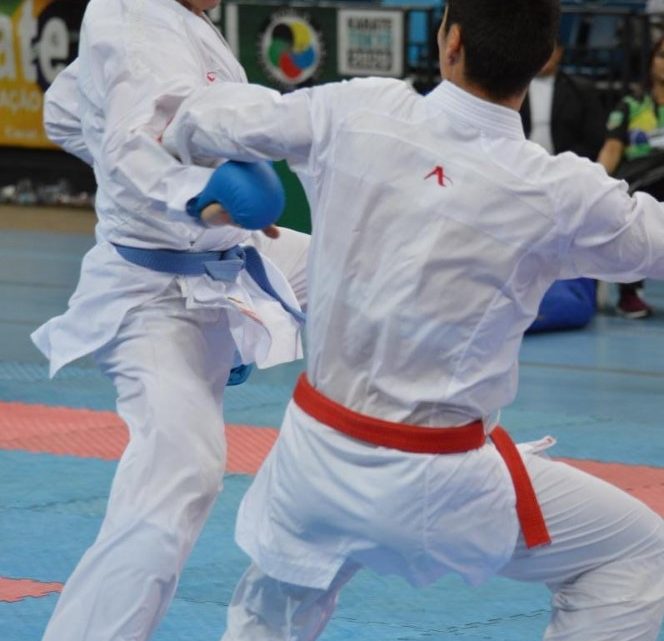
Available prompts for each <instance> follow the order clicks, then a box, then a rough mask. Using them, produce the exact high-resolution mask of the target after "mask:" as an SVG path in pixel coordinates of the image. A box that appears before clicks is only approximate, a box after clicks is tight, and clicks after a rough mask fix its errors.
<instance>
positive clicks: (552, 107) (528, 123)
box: [520, 44, 606, 160]
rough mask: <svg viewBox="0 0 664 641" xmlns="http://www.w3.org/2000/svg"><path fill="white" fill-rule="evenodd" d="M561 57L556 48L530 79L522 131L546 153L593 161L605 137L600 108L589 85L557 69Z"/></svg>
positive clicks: (603, 118) (560, 46)
mask: <svg viewBox="0 0 664 641" xmlns="http://www.w3.org/2000/svg"><path fill="white" fill-rule="evenodd" d="M563 53H564V48H563V46H562V45H560V44H558V45H557V46H556V48H555V49H554V51H553V54H552V55H551V58H549V60H548V62H547V63H546V64H545V65H544V67H543V68H542V70H541V71H540V73H539V74H538V75H537V76H536V77H535V78H534V79H533V81H532V83H531V85H530V89H529V90H528V94H527V96H526V99H525V100H524V101H523V107H522V108H521V112H520V113H521V120H522V121H523V128H524V131H525V132H526V137H527V138H529V139H530V140H535V142H539V143H540V144H542V146H543V147H545V148H546V149H547V150H548V151H549V152H550V153H553V154H559V153H561V152H563V151H573V152H574V153H575V154H578V155H579V156H583V157H584V158H589V159H590V160H595V159H596V158H597V155H598V154H599V150H600V149H601V148H602V145H603V144H604V137H605V133H606V129H605V122H606V117H605V113H604V108H603V107H602V103H601V101H600V99H599V96H598V94H597V91H596V90H595V87H594V86H593V85H592V83H590V82H589V81H587V80H585V79H583V78H578V77H573V76H570V75H568V74H566V73H565V72H564V71H562V70H561V69H560V61H561V60H562V56H563Z"/></svg>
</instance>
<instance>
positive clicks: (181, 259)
mask: <svg viewBox="0 0 664 641" xmlns="http://www.w3.org/2000/svg"><path fill="white" fill-rule="evenodd" d="M113 246H114V247H115V249H116V250H117V252H118V254H120V256H122V258H124V259H125V260H127V261H129V262H130V263H133V264H134V265H139V266H140V267H146V268H147V269H152V270H154V271H156V272H164V273H167V274H179V275H181V276H202V275H203V274H207V275H208V276H210V278H212V279H213V280H220V281H224V282H227V283H232V282H235V280H236V279H237V277H238V275H239V274H240V272H241V271H242V270H243V269H246V270H247V273H248V274H249V276H251V278H252V279H253V280H254V282H255V283H256V284H257V285H258V286H259V287H260V288H261V289H262V290H263V291H264V292H265V293H266V294H268V295H269V296H271V297H272V298H274V300H276V301H277V302H278V303H279V304H280V305H281V306H282V307H283V309H284V310H285V311H287V312H288V313H289V314H291V316H293V317H294V318H295V319H296V320H297V321H298V322H299V323H301V324H304V321H305V315H304V313H303V312H301V311H300V310H299V309H296V308H295V307H293V306H291V305H289V304H288V303H287V302H286V301H285V300H284V299H283V298H282V297H281V296H280V295H279V293H278V292H277V291H276V290H275V289H274V287H273V286H272V283H270V279H269V278H268V276H267V272H266V271H265V265H263V260H262V258H261V255H260V254H259V253H258V251H257V250H256V248H255V247H241V246H240V245H235V246H234V247H231V248H230V249H225V250H223V251H209V252H186V251H178V250H176V249H145V248H141V247H128V246H127V245H118V244H116V243H113ZM251 369H252V366H251V365H244V364H243V365H238V366H237V367H234V368H233V369H231V373H230V376H229V379H228V383H227V385H240V384H241V383H244V381H246V380H247V378H248V377H249V374H250V372H251Z"/></svg>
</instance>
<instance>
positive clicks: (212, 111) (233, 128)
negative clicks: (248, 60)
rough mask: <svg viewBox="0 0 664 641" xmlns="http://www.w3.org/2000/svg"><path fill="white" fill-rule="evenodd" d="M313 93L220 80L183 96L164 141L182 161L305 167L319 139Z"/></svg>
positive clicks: (308, 90) (301, 168)
mask: <svg viewBox="0 0 664 641" xmlns="http://www.w3.org/2000/svg"><path fill="white" fill-rule="evenodd" d="M311 93H312V90H311V89H300V90H298V91H293V92H292V93H289V94H286V95H281V94H280V93H279V92H278V91H274V90H272V89H268V88H266V87H262V86H259V85H247V84H239V83H229V82H224V83H215V84H214V85H211V86H209V87H206V88H204V89H202V90H199V91H197V92H195V93H193V94H192V95H191V96H190V97H189V98H187V99H186V100H185V101H183V103H182V105H181V106H180V108H179V110H178V112H177V114H176V115H175V118H173V121H172V122H171V123H170V124H169V126H168V127H167V128H166V131H165V132H164V136H163V144H164V146H165V147H166V148H167V149H168V150H169V151H170V152H171V153H173V154H175V155H176V156H178V157H179V158H180V159H181V160H182V162H183V163H192V162H193V163H197V164H200V163H206V162H209V161H210V160H211V159H213V158H220V157H224V158H227V159H231V160H240V161H246V162H251V161H255V160H286V161H287V162H288V163H289V165H290V166H291V168H294V169H300V170H306V165H307V164H308V162H309V157H310V155H311V151H312V145H313V141H314V131H313V127H312V121H311Z"/></svg>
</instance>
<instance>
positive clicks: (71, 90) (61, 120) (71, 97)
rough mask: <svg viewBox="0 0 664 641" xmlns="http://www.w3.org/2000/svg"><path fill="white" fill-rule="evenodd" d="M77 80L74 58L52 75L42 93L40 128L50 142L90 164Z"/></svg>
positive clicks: (76, 67) (76, 65) (76, 66)
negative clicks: (42, 110) (51, 80)
mask: <svg viewBox="0 0 664 641" xmlns="http://www.w3.org/2000/svg"><path fill="white" fill-rule="evenodd" d="M77 81H78V59H76V60H74V61H73V62H72V63H71V64H70V65H69V66H68V67H66V68H65V69H63V70H62V71H61V72H60V73H59V74H58V75H57V76H56V78H55V80H54V81H53V82H52V83H51V86H50V87H49V88H48V89H47V91H46V93H45V94H44V113H43V117H44V130H45V131H46V135H47V136H48V137H49V139H50V140H51V141H52V142H53V143H55V144H56V145H58V146H60V147H62V149H64V150H65V151H66V152H68V153H70V154H72V155H73V156H76V157H77V158H80V159H81V160H82V161H83V162H85V163H87V164H88V165H92V162H93V160H92V155H91V153H90V150H89V149H88V146H87V145H86V144H85V139H84V138H83V132H82V131H81V118H80V115H79V100H78V84H77Z"/></svg>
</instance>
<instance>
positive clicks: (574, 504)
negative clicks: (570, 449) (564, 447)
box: [501, 455, 664, 641]
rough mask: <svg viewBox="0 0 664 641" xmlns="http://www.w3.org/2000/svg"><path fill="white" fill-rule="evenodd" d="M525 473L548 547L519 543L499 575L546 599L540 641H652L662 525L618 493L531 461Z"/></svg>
mask: <svg viewBox="0 0 664 641" xmlns="http://www.w3.org/2000/svg"><path fill="white" fill-rule="evenodd" d="M525 460H526V465H527V467H528V471H529V473H530V475H531V478H532V480H533V485H534V486H535V490H536V492H537V495H538V497H539V500H540V503H541V505H542V509H543V512H544V516H545V519H546V522H547V525H548V527H549V532H550V534H551V538H552V544H551V545H549V546H545V547H541V548H534V549H532V550H528V549H526V548H525V546H524V544H523V540H522V539H521V538H520V540H519V543H518V546H517V549H516V551H515V555H514V557H513V559H512V560H511V561H510V563H508V565H507V566H506V567H504V568H503V569H502V571H501V574H502V575H504V576H507V577H511V578H513V579H518V580H522V581H541V582H544V583H546V584H547V585H548V586H549V588H550V589H551V590H552V592H553V601H552V605H553V612H552V617H551V622H550V624H549V626H548V628H547V630H546V633H545V635H544V639H545V640H546V641H655V639H657V637H658V634H659V629H660V626H661V622H662V616H663V614H664V521H663V520H662V518H661V517H660V516H658V515H657V514H655V513H654V512H653V511H652V510H650V509H649V508H648V507H647V506H645V505H644V504H643V503H641V502H640V501H638V500H636V499H635V498H633V497H631V496H629V495H628V494H626V493H625V492H623V491H622V490H619V489H618V488H616V487H614V486H613V485H610V484H608V483H605V482H604V481H602V480H600V479H597V478H595V477H593V476H590V475H588V474H585V473H584V472H581V471H580V470H577V469H574V468H572V467H570V466H568V465H565V464H563V463H558V462H554V461H551V460H548V459H546V458H542V457H539V456H536V455H530V456H526V459H525Z"/></svg>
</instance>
